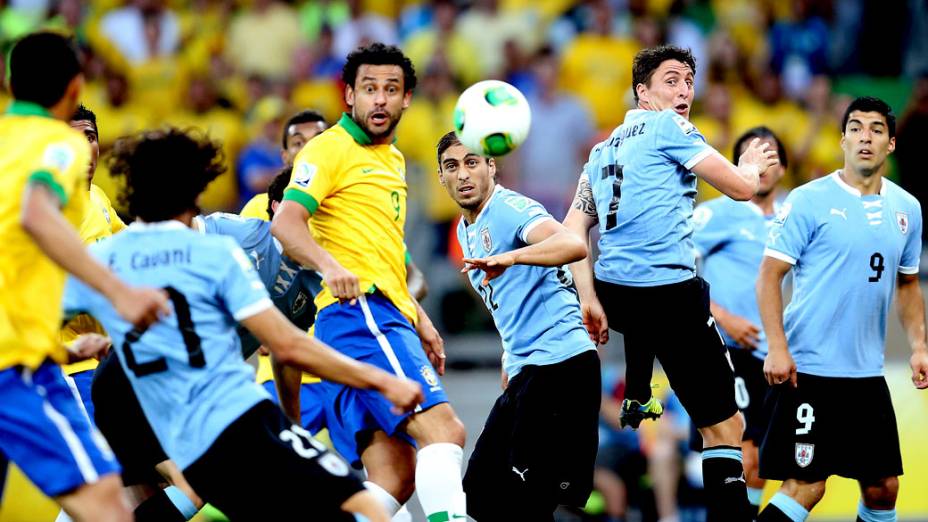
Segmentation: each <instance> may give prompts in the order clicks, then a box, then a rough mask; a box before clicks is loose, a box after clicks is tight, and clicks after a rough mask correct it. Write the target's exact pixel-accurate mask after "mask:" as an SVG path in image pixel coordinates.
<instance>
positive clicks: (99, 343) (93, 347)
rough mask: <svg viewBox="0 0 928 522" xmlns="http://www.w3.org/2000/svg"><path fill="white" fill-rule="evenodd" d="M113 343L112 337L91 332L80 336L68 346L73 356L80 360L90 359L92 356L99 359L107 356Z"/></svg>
mask: <svg viewBox="0 0 928 522" xmlns="http://www.w3.org/2000/svg"><path fill="white" fill-rule="evenodd" d="M112 344H113V342H112V341H111V340H110V338H109V337H107V336H105V335H100V334H96V333H89V334H84V335H81V336H80V337H78V338H77V339H76V340H75V341H74V342H73V343H72V344H71V346H69V347H68V351H69V352H71V357H72V358H73V359H76V360H78V361H83V360H85V359H90V358H91V357H93V358H95V359H97V360H98V361H99V360H100V359H102V358H104V357H106V353H107V352H108V351H109V349H110V346H112Z"/></svg>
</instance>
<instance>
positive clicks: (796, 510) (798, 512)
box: [770, 491, 809, 522]
mask: <svg viewBox="0 0 928 522" xmlns="http://www.w3.org/2000/svg"><path fill="white" fill-rule="evenodd" d="M770 505H772V506H775V507H776V508H777V509H779V510H780V512H782V513H783V514H784V515H786V516H787V517H789V519H790V520H792V521H793V522H804V521H805V519H806V518H807V517H808V516H809V511H808V510H807V509H806V508H805V507H803V506H802V504H800V503H799V502H796V501H795V500H793V498H792V497H790V496H789V495H786V494H784V493H780V492H779V491H778V492H777V494H776V495H774V496H773V498H772V499H770Z"/></svg>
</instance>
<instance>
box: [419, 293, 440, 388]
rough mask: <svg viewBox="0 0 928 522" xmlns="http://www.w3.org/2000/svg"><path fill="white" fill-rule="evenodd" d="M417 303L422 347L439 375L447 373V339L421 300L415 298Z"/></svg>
mask: <svg viewBox="0 0 928 522" xmlns="http://www.w3.org/2000/svg"><path fill="white" fill-rule="evenodd" d="M412 302H413V303H414V304H415V305H416V314H417V316H418V317H417V319H416V333H417V334H419V340H420V341H422V349H423V350H425V354H426V355H427V356H428V358H429V362H430V363H432V367H433V368H435V371H437V372H438V375H444V374H445V341H444V339H442V338H441V335H440V334H439V333H438V329H437V328H435V325H434V324H432V320H431V319H429V316H428V314H427V313H425V309H424V308H422V305H420V304H419V301H418V300H416V299H413V300H412Z"/></svg>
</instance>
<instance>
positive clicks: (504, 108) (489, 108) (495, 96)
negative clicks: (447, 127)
mask: <svg viewBox="0 0 928 522" xmlns="http://www.w3.org/2000/svg"><path fill="white" fill-rule="evenodd" d="M531 125H532V111H531V109H529V106H528V100H526V99H525V96H523V95H522V93H521V92H519V89H516V88H515V87H513V86H512V85H509V84H508V83H506V82H501V81H499V80H484V81H482V82H477V83H475V84H473V85H471V86H470V87H468V88H467V90H465V91H464V92H462V93H461V96H460V97H459V98H458V103H457V105H455V107H454V130H455V134H457V136H458V139H459V140H461V143H463V144H464V146H465V147H467V148H468V149H470V150H472V151H474V152H476V153H478V154H480V155H482V156H504V155H506V154H508V153H510V152H512V151H513V150H515V149H516V147H518V146H519V145H521V144H522V142H524V141H525V138H526V137H527V136H528V130H529V127H531Z"/></svg>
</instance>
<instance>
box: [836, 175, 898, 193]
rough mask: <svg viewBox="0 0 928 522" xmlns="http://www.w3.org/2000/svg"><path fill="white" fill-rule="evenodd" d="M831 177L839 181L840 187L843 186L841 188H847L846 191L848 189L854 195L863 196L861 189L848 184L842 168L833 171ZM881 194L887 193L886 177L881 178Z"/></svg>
mask: <svg viewBox="0 0 928 522" xmlns="http://www.w3.org/2000/svg"><path fill="white" fill-rule="evenodd" d="M831 179H833V180H835V183H837V184H838V186H839V187H841V188H843V189H844V190H846V191H847V192H848V193H849V194H851V195H852V196H857V197H861V194H860V191H859V190H857V189H856V188H854V187H852V186H850V185H848V184H847V182H845V181H844V180H843V179H841V170H840V169H839V170H836V171H834V172H832V173H831ZM880 195H881V196H884V195H886V180H885V179H881V180H880Z"/></svg>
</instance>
